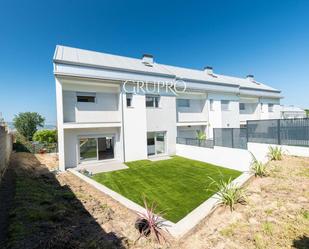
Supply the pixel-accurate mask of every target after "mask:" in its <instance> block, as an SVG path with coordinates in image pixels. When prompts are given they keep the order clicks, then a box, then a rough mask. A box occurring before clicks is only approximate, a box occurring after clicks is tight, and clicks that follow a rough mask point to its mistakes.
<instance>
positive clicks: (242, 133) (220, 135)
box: [213, 128, 247, 149]
mask: <svg viewBox="0 0 309 249" xmlns="http://www.w3.org/2000/svg"><path fill="white" fill-rule="evenodd" d="M213 131H214V132H213V133H214V145H216V146H222V147H230V148H238V149H247V129H246V128H214V129H213Z"/></svg>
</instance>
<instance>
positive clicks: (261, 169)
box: [250, 152, 267, 177]
mask: <svg viewBox="0 0 309 249" xmlns="http://www.w3.org/2000/svg"><path fill="white" fill-rule="evenodd" d="M250 153H251V152H250ZM251 155H252V162H251V168H250V170H251V172H253V173H254V175H255V176H260V177H263V176H267V167H266V164H263V163H262V162H261V161H258V160H257V159H256V157H255V156H254V155H253V154H252V153H251Z"/></svg>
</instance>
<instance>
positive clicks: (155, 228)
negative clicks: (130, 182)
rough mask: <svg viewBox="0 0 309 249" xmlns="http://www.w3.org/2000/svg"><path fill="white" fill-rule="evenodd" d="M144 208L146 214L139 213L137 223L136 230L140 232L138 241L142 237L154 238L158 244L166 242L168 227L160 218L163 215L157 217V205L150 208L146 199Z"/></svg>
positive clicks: (153, 204)
mask: <svg viewBox="0 0 309 249" xmlns="http://www.w3.org/2000/svg"><path fill="white" fill-rule="evenodd" d="M144 207H145V211H146V212H145V213H141V212H137V214H138V216H139V218H138V219H137V220H136V222H135V228H136V229H137V230H138V231H139V233H140V236H139V237H138V239H137V240H136V241H138V240H139V239H140V238H141V237H146V238H149V237H152V238H153V239H154V240H156V241H157V242H158V243H160V244H161V243H162V242H165V241H166V236H165V235H166V233H167V230H166V229H164V227H166V225H165V224H164V222H165V221H164V220H163V219H162V218H161V217H160V216H161V215H162V213H159V214H158V215H156V214H155V213H154V212H155V209H156V204H155V203H154V202H153V203H152V204H151V205H150V206H149V205H148V204H147V201H146V198H144Z"/></svg>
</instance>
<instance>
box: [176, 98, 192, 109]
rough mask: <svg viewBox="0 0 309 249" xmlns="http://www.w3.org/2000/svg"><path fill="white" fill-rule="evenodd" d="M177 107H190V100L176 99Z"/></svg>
mask: <svg viewBox="0 0 309 249" xmlns="http://www.w3.org/2000/svg"><path fill="white" fill-rule="evenodd" d="M177 106H178V107H190V100H189V99H177Z"/></svg>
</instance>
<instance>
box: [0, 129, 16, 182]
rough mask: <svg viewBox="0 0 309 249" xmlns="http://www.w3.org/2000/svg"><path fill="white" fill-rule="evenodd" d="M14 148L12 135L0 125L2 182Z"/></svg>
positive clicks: (0, 172)
mask: <svg viewBox="0 0 309 249" xmlns="http://www.w3.org/2000/svg"><path fill="white" fill-rule="evenodd" d="M12 146H13V140H12V135H11V134H10V133H8V130H7V129H6V127H4V126H1V125H0V181H1V177H2V174H3V173H4V171H5V170H6V168H7V166H8V164H9V160H10V156H11V152H12Z"/></svg>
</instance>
